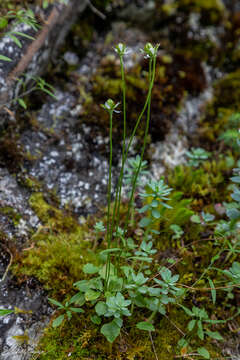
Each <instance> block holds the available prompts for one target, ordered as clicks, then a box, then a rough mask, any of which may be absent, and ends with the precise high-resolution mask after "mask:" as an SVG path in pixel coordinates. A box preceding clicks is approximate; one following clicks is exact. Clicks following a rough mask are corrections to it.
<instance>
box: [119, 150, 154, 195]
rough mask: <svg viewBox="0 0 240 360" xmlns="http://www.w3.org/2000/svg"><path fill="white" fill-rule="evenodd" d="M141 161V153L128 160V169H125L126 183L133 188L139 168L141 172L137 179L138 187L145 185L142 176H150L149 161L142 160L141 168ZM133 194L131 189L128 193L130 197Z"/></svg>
mask: <svg viewBox="0 0 240 360" xmlns="http://www.w3.org/2000/svg"><path fill="white" fill-rule="evenodd" d="M140 162H141V158H140V156H139V155H137V156H136V157H135V158H130V159H128V161H127V164H126V169H125V175H124V184H125V185H127V186H128V187H129V188H130V189H132V186H133V184H134V180H135V177H136V173H137V171H138V169H139V174H138V177H137V180H136V187H137V188H138V187H140V186H141V187H142V186H143V185H144V183H143V181H142V178H143V177H145V178H148V177H149V171H148V170H146V169H147V161H145V160H144V161H142V163H141V166H140V168H139V165H140ZM130 196H131V191H129V193H128V197H130Z"/></svg>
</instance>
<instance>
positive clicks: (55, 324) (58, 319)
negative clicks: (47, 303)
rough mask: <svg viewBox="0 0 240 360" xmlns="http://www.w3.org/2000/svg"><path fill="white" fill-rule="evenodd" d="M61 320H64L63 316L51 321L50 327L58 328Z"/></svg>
mask: <svg viewBox="0 0 240 360" xmlns="http://www.w3.org/2000/svg"><path fill="white" fill-rule="evenodd" d="M63 319H64V315H60V316H58V317H57V318H56V319H55V320H53V322H52V326H53V327H54V328H55V327H58V326H59V325H61V323H62V322H63Z"/></svg>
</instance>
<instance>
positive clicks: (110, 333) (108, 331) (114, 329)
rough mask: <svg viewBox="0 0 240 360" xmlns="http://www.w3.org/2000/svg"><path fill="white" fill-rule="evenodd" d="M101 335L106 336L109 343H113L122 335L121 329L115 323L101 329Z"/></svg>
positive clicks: (105, 325)
mask: <svg viewBox="0 0 240 360" xmlns="http://www.w3.org/2000/svg"><path fill="white" fill-rule="evenodd" d="M101 333H102V334H103V335H104V336H105V338H106V339H107V341H109V342H110V343H113V342H114V340H115V339H116V338H117V337H118V335H119V334H120V327H119V326H118V325H117V324H116V323H115V322H113V321H111V322H110V323H108V324H104V325H103V326H102V327H101Z"/></svg>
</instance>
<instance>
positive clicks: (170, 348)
mask: <svg viewBox="0 0 240 360" xmlns="http://www.w3.org/2000/svg"><path fill="white" fill-rule="evenodd" d="M90 314H91V311H90V310H89V312H88V315H87V316H86V315H82V316H79V317H78V316H74V317H73V319H72V320H71V322H65V323H64V324H63V326H61V327H60V328H56V329H53V328H52V327H49V328H48V329H46V331H45V333H44V336H43V338H42V340H41V341H40V344H39V347H38V349H37V350H38V355H37V359H39V360H55V359H57V360H65V359H66V357H67V356H68V354H69V353H71V359H73V360H78V359H92V358H94V359H96V360H103V359H112V360H115V359H125V360H134V359H139V360H141V359H142V360H152V359H153V347H152V342H151V340H150V338H149V334H148V333H147V332H144V331H140V330H138V329H136V327H135V326H133V325H132V324H131V322H129V321H128V320H126V326H125V331H123V332H122V334H121V337H120V338H118V339H117V341H116V342H115V343H114V344H113V345H112V346H110V344H109V343H107V342H106V341H105V338H104V337H103V336H102V335H101V334H100V331H99V329H98V328H97V326H96V325H93V324H92V323H91V321H90ZM83 318H84V321H83ZM135 320H136V319H135ZM187 320H188V319H187V316H186V315H185V313H184V311H183V310H179V309H172V311H171V313H170V314H169V315H168V318H166V317H159V318H158V319H157V326H156V331H155V332H152V340H153V344H154V347H155V351H156V353H157V355H158V357H159V359H161V360H168V359H173V358H174V357H175V355H177V354H178V353H179V352H178V351H179V349H178V347H177V342H178V341H179V340H180V339H181V337H182V333H181V331H182V332H184V329H185V327H186V324H187ZM179 329H180V330H179ZM194 346H196V347H197V346H205V347H206V348H208V350H209V352H210V354H211V358H215V357H216V358H217V357H218V356H219V353H218V352H217V350H216V348H215V347H214V346H213V345H211V343H209V342H208V341H205V342H204V344H203V343H202V342H201V341H196V342H195V343H194ZM34 359H36V357H33V358H32V360H34Z"/></svg>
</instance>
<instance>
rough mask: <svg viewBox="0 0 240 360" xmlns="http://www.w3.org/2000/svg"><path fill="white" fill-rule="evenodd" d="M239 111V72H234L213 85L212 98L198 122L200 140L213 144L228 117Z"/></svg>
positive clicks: (225, 127)
mask: <svg viewBox="0 0 240 360" xmlns="http://www.w3.org/2000/svg"><path fill="white" fill-rule="evenodd" d="M239 109H240V71H239V70H237V71H234V72H232V73H229V74H227V75H226V76H224V77H223V78H222V79H220V80H218V81H217V82H216V83H215V85H214V98H213V100H212V101H211V103H210V104H209V105H208V107H207V110H206V114H205V115H204V117H203V119H202V120H201V122H200V135H201V139H202V140H204V139H206V138H207V139H209V140H211V141H212V142H215V144H216V140H217V139H218V137H219V135H220V134H221V133H222V132H223V131H225V130H226V129H227V124H228V120H229V118H230V116H231V115H232V114H233V113H235V112H239Z"/></svg>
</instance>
